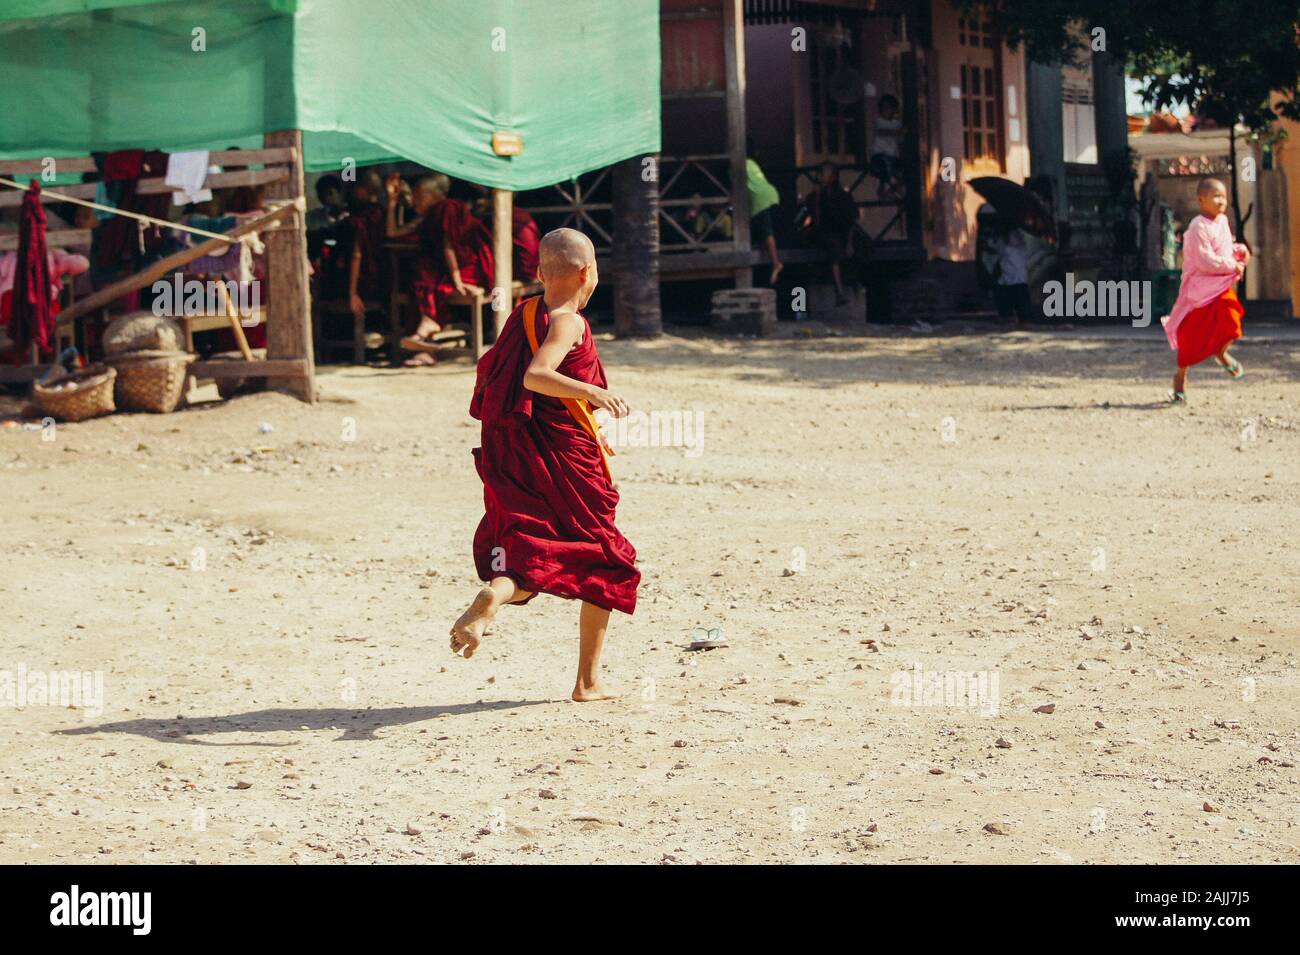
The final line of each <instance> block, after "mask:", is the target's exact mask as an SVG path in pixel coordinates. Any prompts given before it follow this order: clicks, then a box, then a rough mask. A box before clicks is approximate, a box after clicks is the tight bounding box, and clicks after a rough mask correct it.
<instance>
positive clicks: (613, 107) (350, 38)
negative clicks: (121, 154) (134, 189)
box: [0, 0, 659, 191]
mask: <svg viewBox="0 0 1300 955" xmlns="http://www.w3.org/2000/svg"><path fill="white" fill-rule="evenodd" d="M658 7H659V5H658V3H657V2H656V0H563V2H550V0H528V2H523V0H384V2H382V3H369V4H367V3H358V2H356V0H169V2H157V0H0V88H2V89H4V90H5V102H4V106H3V108H0V156H3V157H6V158H33V157H40V156H68V155H84V154H86V153H88V152H91V151H97V150H111V149H123V148H134V147H139V148H159V149H166V150H179V149H203V148H212V149H216V148H224V147H226V146H231V145H243V144H245V143H244V142H243V141H244V140H246V138H247V137H249V136H260V134H262V133H265V132H270V131H273V130H278V129H293V128H297V129H302V130H303V135H304V153H305V163H306V166H307V168H308V169H313V170H325V169H333V170H336V171H337V170H339V169H341V168H342V167H343V164H344V162H345V161H347V160H352V161H354V162H356V163H357V164H358V165H361V164H365V163H368V162H378V161H382V160H386V159H395V158H404V159H410V160H413V161H415V162H418V163H420V164H422V165H425V166H429V167H430V168H433V169H437V170H439V171H440V172H445V173H447V174H448V175H450V176H452V177H454V178H461V179H467V180H470V181H472V182H476V183H480V184H481V185H485V186H494V187H498V188H506V189H514V190H517V191H520V190H526V189H534V188H537V187H540V186H545V185H550V184H552V183H555V182H562V181H564V180H567V179H571V178H573V177H574V176H577V175H578V174H580V173H582V172H586V171H588V170H591V169H597V168H600V167H602V166H607V165H609V164H611V163H613V162H617V161H619V160H621V159H626V158H628V157H630V156H636V155H640V154H642V153H647V152H657V151H658V150H659V17H658V12H659V11H658ZM496 132H511V133H517V134H518V135H520V136H521V137H522V139H523V143H524V148H523V152H522V154H521V155H518V156H513V157H507V156H497V155H495V154H494V153H493V150H492V136H493V134H494V133H496Z"/></svg>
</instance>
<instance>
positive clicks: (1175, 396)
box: [1169, 389, 1187, 405]
mask: <svg viewBox="0 0 1300 955" xmlns="http://www.w3.org/2000/svg"><path fill="white" fill-rule="evenodd" d="M1169 402H1170V404H1175V405H1185V404H1187V392H1185V391H1174V390H1172V389H1170V391H1169Z"/></svg>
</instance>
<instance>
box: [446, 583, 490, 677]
mask: <svg viewBox="0 0 1300 955" xmlns="http://www.w3.org/2000/svg"><path fill="white" fill-rule="evenodd" d="M496 615H497V595H496V594H494V593H493V592H492V588H491V587H484V588H483V589H482V590H480V591H479V592H478V593H477V594H475V595H474V600H473V601H472V602H471V603H470V605H469V609H468V610H466V611H465V612H464V613H463V614H461V615H460V619H459V620H457V621H456V622H455V623H454V624H452V628H451V652H452V653H460V652H461V651H462V650H464V651H465V654H464V656H465V659H466V660H468V659H469V658H470V657H472V656H473V655H474V651H475V650H477V649H478V645H479V641H481V640H482V639H483V631H484V630H486V629H487V625H488V621H490V620H491V619H492V618H493V617H495V616H496Z"/></svg>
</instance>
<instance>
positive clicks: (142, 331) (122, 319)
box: [103, 312, 185, 355]
mask: <svg viewBox="0 0 1300 955" xmlns="http://www.w3.org/2000/svg"><path fill="white" fill-rule="evenodd" d="M103 342H104V353H105V354H107V355H122V354H125V353H126V352H138V351H146V350H148V351H180V350H181V349H183V348H184V347H185V333H184V332H183V331H182V330H181V327H180V325H178V324H176V322H174V321H173V320H172V319H170V318H166V317H165V316H162V315H155V314H154V313H153V312H128V313H127V314H126V315H121V316H119V317H117V318H115V319H113V320H112V321H111V322H109V323H108V327H107V328H106V329H104V339H103Z"/></svg>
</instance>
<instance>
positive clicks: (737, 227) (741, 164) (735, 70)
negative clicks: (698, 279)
mask: <svg viewBox="0 0 1300 955" xmlns="http://www.w3.org/2000/svg"><path fill="white" fill-rule="evenodd" d="M722 49H723V54H724V59H725V61H726V70H727V152H728V153H729V154H730V155H731V223H732V230H733V232H732V235H733V236H734V241H735V245H736V253H737V255H738V256H740V255H743V256H744V257H745V261H746V263H747V264H746V265H745V266H744V267H743V268H738V269H736V272H735V280H736V288H750V287H751V286H752V285H753V284H754V270H753V268H752V267H751V266H750V265H749V264H748V259H749V185H748V177H747V176H746V175H745V159H746V156H745V152H746V150H745V9H744V0H722Z"/></svg>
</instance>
